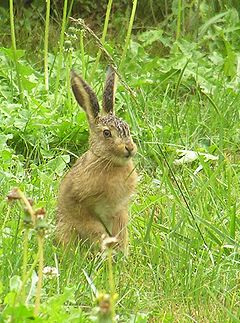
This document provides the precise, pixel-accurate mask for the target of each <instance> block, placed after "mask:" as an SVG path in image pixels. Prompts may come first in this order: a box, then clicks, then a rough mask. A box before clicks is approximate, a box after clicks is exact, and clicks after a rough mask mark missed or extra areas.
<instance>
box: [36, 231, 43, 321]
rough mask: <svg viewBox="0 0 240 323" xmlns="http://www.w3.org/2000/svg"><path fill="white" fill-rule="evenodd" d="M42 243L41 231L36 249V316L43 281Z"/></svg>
mask: <svg viewBox="0 0 240 323" xmlns="http://www.w3.org/2000/svg"><path fill="white" fill-rule="evenodd" d="M43 244H44V236H43V235H42V234H41V233H39V234H38V251H39V261H38V282H37V289H36V299H35V308H34V315H36V316H37V315H38V313H39V309H40V301H41V289H42V282H43V264H44V257H43Z"/></svg>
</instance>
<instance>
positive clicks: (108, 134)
mask: <svg viewBox="0 0 240 323" xmlns="http://www.w3.org/2000/svg"><path fill="white" fill-rule="evenodd" d="M103 135H104V137H105V138H110V137H112V134H111V131H110V130H108V129H105V130H103Z"/></svg>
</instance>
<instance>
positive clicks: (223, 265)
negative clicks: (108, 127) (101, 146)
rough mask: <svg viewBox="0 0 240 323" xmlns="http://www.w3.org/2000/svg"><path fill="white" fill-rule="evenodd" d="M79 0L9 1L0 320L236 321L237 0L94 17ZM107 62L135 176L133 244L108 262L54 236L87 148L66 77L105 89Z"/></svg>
mask: <svg viewBox="0 0 240 323" xmlns="http://www.w3.org/2000/svg"><path fill="white" fill-rule="evenodd" d="M77 2H78V1H77V0H75V1H69V2H68V1H67V0H65V1H63V6H62V7H61V6H57V5H56V6H53V4H55V3H56V1H55V2H54V1H53V3H52V1H50V0H47V1H46V2H45V1H43V2H39V3H40V4H38V2H37V1H33V2H32V4H31V5H29V6H28V7H25V8H23V7H21V6H17V5H16V3H15V2H13V0H10V1H9V5H8V6H5V7H2V8H1V18H0V24H1V27H0V29H1V30H0V37H1V40H2V41H1V43H2V45H1V47H0V151H1V153H0V184H1V185H0V193H1V199H0V226H1V233H0V322H30V321H35V322H58V323H61V322H113V321H119V322H136V323H144V322H239V321H240V292H239V290H240V274H239V265H240V257H239V247H240V239H239V225H240V223H239V210H240V205H239V196H240V185H239V176H240V164H239V160H240V149H239V142H240V108H239V106H240V96H239V93H240V49H239V48H240V37H239V35H240V20H239V19H240V17H239V12H240V11H239V10H240V6H239V4H238V3H237V2H236V1H230V0H229V1H212V2H211V3H209V2H208V1H197V0H194V1H181V0H178V1H170V0H169V1H159V3H158V4H154V2H153V1H149V2H148V1H145V0H139V1H137V0H134V1H133V2H128V1H123V4H121V5H120V4H119V3H120V2H119V1H111V0H109V1H108V4H107V6H106V4H105V7H104V11H103V10H102V11H101V14H102V16H101V18H100V16H97V17H96V16H94V17H93V21H92V23H91V19H90V18H89V17H91V10H93V9H94V8H95V7H94V6H95V3H94V2H92V3H91V2H89V1H86V2H85V5H84V6H83V9H85V11H83V12H82V11H77V9H76V8H75V9H74V4H75V3H77ZM147 3H148V4H149V3H150V9H149V8H148V5H147ZM22 4H23V2H22ZM167 4H168V6H167ZM51 5H52V6H51ZM160 5H161V6H162V11H163V12H165V11H166V12H165V13H164V14H163V13H162V17H161V19H160V18H159V16H158V14H159V6H160ZM144 6H145V10H147V9H149V11H147V12H148V15H149V17H148V16H146V17H145V20H144V19H143V16H144V14H141V12H142V11H141V10H142V8H144ZM164 6H165V7H164ZM95 9H96V10H97V9H98V8H95ZM72 10H73V11H72ZM74 10H75V11H74ZM105 10H106V11H105ZM164 10H165V11H164ZM89 12H90V13H89ZM97 14H99V12H98V11H97ZM71 17H74V19H73V18H71ZM80 18H81V19H80ZM82 18H84V19H85V20H82ZM108 64H112V65H114V66H115V67H116V69H117V70H118V72H119V81H118V90H117V94H116V109H117V115H118V116H121V117H122V118H123V119H124V120H126V121H127V122H128V124H129V125H130V126H131V132H132V134H133V137H134V140H135V142H136V144H137V146H138V154H137V156H136V158H135V164H136V168H137V170H138V174H139V182H138V187H137V191H136V193H135V195H134V196H133V198H132V203H131V207H130V213H131V219H130V222H129V235H130V247H129V250H130V253H129V256H128V257H127V258H126V257H124V256H122V255H121V254H118V255H116V257H115V258H113V259H112V257H111V255H112V251H111V250H108V251H107V252H106V253H104V254H103V253H98V254H91V253H90V252H89V251H88V250H86V249H83V248H81V246H80V245H78V246H75V247H73V246H72V247H71V248H68V249H63V248H62V247H61V246H59V245H58V244H57V243H56V241H55V231H54V230H55V214H56V199H57V193H58V187H59V183H60V180H61V178H62V177H63V176H64V174H65V172H66V171H67V170H68V169H69V168H70V167H71V165H73V163H74V162H75V161H76V159H77V157H78V156H80V155H81V154H82V153H83V152H84V151H86V149H87V147H88V124H87V121H86V115H85V113H84V112H83V111H82V110H81V109H80V108H79V107H78V106H77V104H76V102H75V99H74V97H73V95H72V92H71V87H70V78H69V74H70V71H71V69H72V68H74V69H75V70H76V71H77V72H79V73H81V75H82V76H83V77H84V78H85V79H86V80H87V81H88V83H89V84H91V86H92V87H93V89H94V90H95V91H96V93H97V94H98V97H99V98H100V97H101V94H102V89H103V81H104V78H105V71H106V67H107V65H108ZM14 188H18V190H17V191H16V190H15V191H14V190H13V189H14ZM9 192H10V193H9ZM26 197H27V198H29V199H33V201H34V204H33V207H32V206H31V205H30V204H29V203H28V200H26ZM15 200H16V201H15ZM26 206H27V210H26ZM32 208H33V209H32ZM36 210H37V211H36ZM36 212H37V213H40V214H42V217H43V219H42V218H41V219H40V222H38V221H36V223H33V222H34V221H33V218H34V216H35V215H36ZM30 216H31V217H30ZM46 267H47V268H46ZM48 267H50V268H48Z"/></svg>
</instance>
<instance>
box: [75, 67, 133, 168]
mask: <svg viewBox="0 0 240 323" xmlns="http://www.w3.org/2000/svg"><path fill="white" fill-rule="evenodd" d="M116 78H117V77H116V74H115V72H114V70H113V69H112V68H111V67H109V68H108V71H107V77H106V82H105V87H104V91H103V101H102V113H100V109H99V103H98V99H97V97H96V94H95V93H94V91H93V90H92V89H91V87H90V86H89V85H88V84H87V83H86V82H85V81H84V80H83V79H82V78H81V77H80V76H79V75H77V74H76V73H75V72H72V75H71V84H72V90H73V93H74V95H75V98H76V100H77V102H78V103H79V105H80V106H81V107H82V108H83V109H84V111H85V112H86V114H87V118H88V122H89V126H90V146H91V147H90V150H91V151H92V153H94V154H95V155H96V156H98V157H99V158H101V159H106V160H108V161H111V162H112V163H113V164H116V165H123V164H125V163H126V162H127V161H129V159H130V158H131V157H133V156H134V155H135V153H136V150H137V149H136V145H135V144H134V142H133V140H132V138H131V135H130V130H129V126H128V124H127V123H126V122H125V121H123V120H121V119H120V118H117V117H116V116H115V115H114V101H115V91H116Z"/></svg>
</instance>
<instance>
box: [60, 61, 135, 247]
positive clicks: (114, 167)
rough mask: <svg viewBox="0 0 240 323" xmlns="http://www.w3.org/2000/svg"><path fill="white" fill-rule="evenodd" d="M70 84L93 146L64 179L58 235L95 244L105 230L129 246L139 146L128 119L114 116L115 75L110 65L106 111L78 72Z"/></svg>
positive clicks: (104, 104) (107, 78) (124, 245)
mask: <svg viewBox="0 0 240 323" xmlns="http://www.w3.org/2000/svg"><path fill="white" fill-rule="evenodd" d="M71 85H72V90H73V93H74V95H75V98H76V100H77V102H78V103H79V105H80V106H81V107H82V108H83V109H84V111H85V112H86V115H87V119H88V123H89V130H90V138H89V145H90V147H89V150H88V151H87V152H86V153H84V154H83V155H82V156H81V157H80V158H79V159H78V160H77V162H76V163H75V165H74V166H73V167H72V168H71V169H70V171H69V172H68V173H67V174H66V176H65V177H64V179H63V180H62V182H61V184H60V190H59V197H58V210H57V238H58V240H59V241H60V242H62V243H63V244H67V243H68V242H70V241H72V240H76V239H77V240H81V241H88V242H89V243H90V244H92V243H95V242H97V243H99V242H100V240H101V237H102V236H103V235H105V236H110V237H111V236H112V237H116V238H117V239H118V245H119V247H120V249H121V250H123V251H126V250H127V246H128V232H127V224H128V203H129V198H130V196H131V194H132V193H133V191H134V189H135V186H136V182H137V173H136V171H135V168H134V165H133V161H132V157H133V156H134V155H135V153H136V150H137V149H136V145H135V144H134V142H133V140H132V138H131V135H130V131H129V127H128V125H127V123H126V122H124V121H123V120H121V119H119V118H117V117H116V116H115V115H114V101H115V90H116V74H115V72H114V70H113V69H112V68H111V67H109V68H108V71H107V76H106V82H105V87H104V91H103V102H102V113H101V114H100V109H99V103H98V100H97V97H96V95H95V93H94V91H93V90H92V89H91V87H90V86H89V85H88V84H87V83H86V82H85V81H84V80H83V79H82V78H81V77H80V76H78V75H77V74H76V73H75V72H72V73H71Z"/></svg>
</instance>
